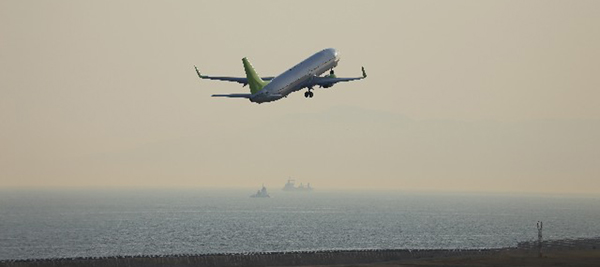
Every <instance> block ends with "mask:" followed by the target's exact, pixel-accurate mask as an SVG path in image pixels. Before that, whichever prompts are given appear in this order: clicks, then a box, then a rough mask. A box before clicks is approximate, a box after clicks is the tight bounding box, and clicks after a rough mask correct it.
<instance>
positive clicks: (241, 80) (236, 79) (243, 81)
mask: <svg viewBox="0 0 600 267" xmlns="http://www.w3.org/2000/svg"><path fill="white" fill-rule="evenodd" d="M194 68H195V69H196V73H197V74H198V77H200V79H208V80H218V81H227V82H237V83H241V84H243V85H244V86H246V85H248V78H239V77H223V76H206V75H202V74H200V71H199V70H198V68H197V67H196V66H194ZM273 78H275V77H261V79H263V81H270V80H273Z"/></svg>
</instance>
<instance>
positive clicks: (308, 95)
mask: <svg viewBox="0 0 600 267" xmlns="http://www.w3.org/2000/svg"><path fill="white" fill-rule="evenodd" d="M313 96H314V94H313V92H311V91H307V92H306V93H304V97H306V98H312V97H313Z"/></svg>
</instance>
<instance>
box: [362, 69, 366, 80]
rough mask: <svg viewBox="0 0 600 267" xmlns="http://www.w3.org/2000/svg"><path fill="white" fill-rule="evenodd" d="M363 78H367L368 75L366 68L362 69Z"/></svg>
mask: <svg viewBox="0 0 600 267" xmlns="http://www.w3.org/2000/svg"><path fill="white" fill-rule="evenodd" d="M362 73H363V78H367V73H366V72H365V67H362Z"/></svg>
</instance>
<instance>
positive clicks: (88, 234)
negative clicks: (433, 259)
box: [0, 188, 600, 260]
mask: <svg viewBox="0 0 600 267" xmlns="http://www.w3.org/2000/svg"><path fill="white" fill-rule="evenodd" d="M270 191H271V192H270V193H271V195H272V198H269V199H256V198H250V197H249V195H251V194H253V193H255V192H256V190H255V189H231V190H224V189H219V190H208V189H203V190H192V189H190V190H153V189H143V190H142V189H140V190H122V189H119V190H109V189H106V190H7V189H4V190H1V191H0V260H2V259H30V258H57V257H83V256H114V255H149V254H162V255H164V254H181V253H194V254H196V253H226V252H251V251H294V250H326V249H359V248H411V249H413V248H414V249H417V248H491V247H506V246H515V245H516V244H517V242H519V241H527V240H533V239H536V238H537V229H536V222H537V221H539V220H541V221H543V222H544V228H543V231H544V232H543V233H544V238H545V239H560V238H580V237H595V236H600V197H597V196H596V197H594V196H587V197H576V196H552V195H500V194H458V193H454V194H448V193H445V194H444V193H437V194H436V193H406V192H374V191H372V192H357V191H349V192H343V191H335V192H324V191H319V190H317V191H314V192H311V193H289V192H287V193H286V192H283V191H280V190H279V188H277V190H270Z"/></svg>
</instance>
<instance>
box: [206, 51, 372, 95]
mask: <svg viewBox="0 0 600 267" xmlns="http://www.w3.org/2000/svg"><path fill="white" fill-rule="evenodd" d="M339 61H340V54H339V53H338V52H337V51H336V50H335V49H333V48H327V49H323V50H321V51H320V52H317V53H316V54H314V55H312V56H310V57H309V58H307V59H305V60H304V61H302V62H300V63H298V64H297V65H296V66H293V67H292V68H291V69H289V70H287V71H285V72H283V73H282V74H279V76H277V77H260V76H259V75H258V74H257V73H256V71H255V70H254V67H253V66H252V64H250V61H248V58H242V63H243V65H244V70H245V72H246V78H238V77H223V76H206V75H202V74H200V71H199V70H198V68H197V67H196V66H194V68H195V69H196V73H197V74H198V77H200V79H208V80H219V81H228V82H237V83H241V84H243V86H242V87H244V86H246V85H249V86H250V93H249V94H226V95H225V94H215V95H212V97H229V98H246V99H248V100H250V101H251V102H254V103H258V104H260V103H265V102H272V101H276V100H279V99H281V98H284V97H287V96H288V95H289V94H291V93H293V92H295V91H299V90H302V89H303V88H307V89H308V90H307V91H306V92H305V93H304V97H306V98H312V97H313V95H314V94H313V92H312V91H311V90H313V88H314V87H315V86H319V87H320V88H329V87H332V86H333V85H334V84H336V83H339V82H349V81H356V80H362V79H364V78H367V73H366V72H365V68H364V67H363V68H362V76H361V77H356V78H338V77H336V76H335V72H334V71H333V68H334V67H336V66H337V64H338V62H339ZM327 70H329V75H325V76H322V77H321V76H320V75H321V74H323V73H325V72H326V71H327Z"/></svg>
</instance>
